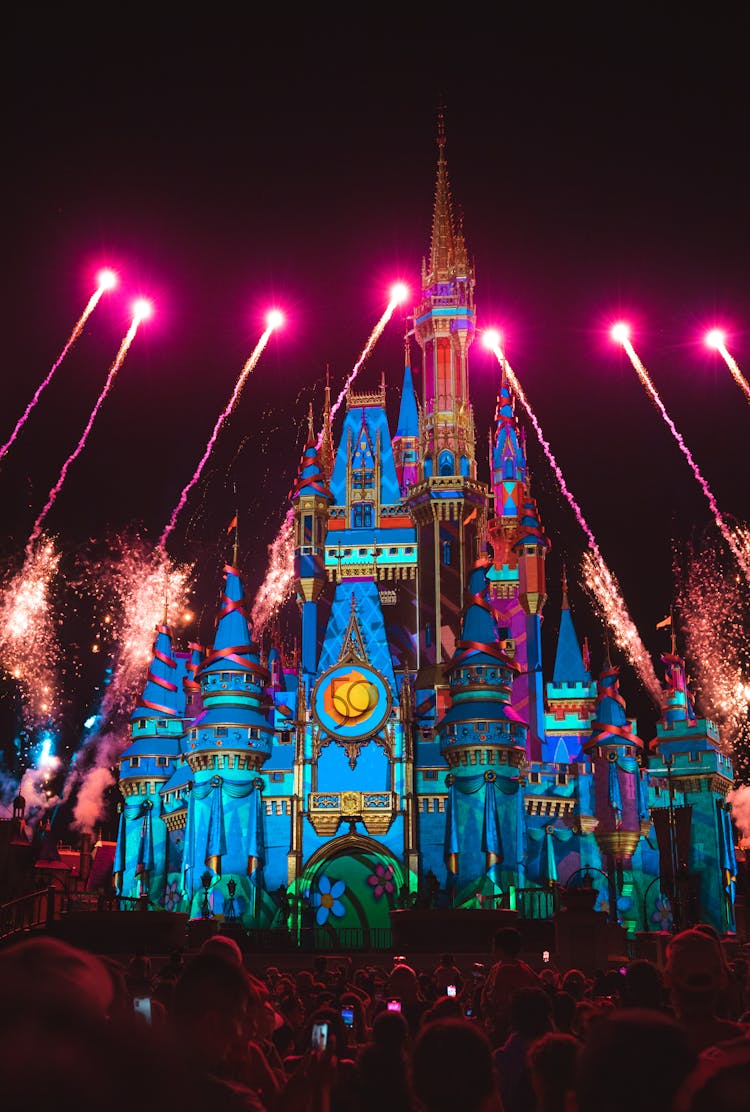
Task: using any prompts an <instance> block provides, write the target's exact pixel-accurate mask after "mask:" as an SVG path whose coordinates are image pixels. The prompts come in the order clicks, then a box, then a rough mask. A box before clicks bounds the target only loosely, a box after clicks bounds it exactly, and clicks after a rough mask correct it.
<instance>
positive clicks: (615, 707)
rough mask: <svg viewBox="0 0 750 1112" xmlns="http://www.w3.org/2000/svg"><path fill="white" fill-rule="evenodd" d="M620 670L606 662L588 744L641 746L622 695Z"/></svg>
mask: <svg viewBox="0 0 750 1112" xmlns="http://www.w3.org/2000/svg"><path fill="white" fill-rule="evenodd" d="M619 674H620V669H619V668H617V667H616V666H614V665H612V664H610V663H609V661H607V662H606V664H605V667H604V669H603V670H602V672H601V674H600V676H599V680H598V682H597V685H596V712H595V717H594V721H593V723H592V726H591V737H590V739H589V742H588V744H589V745H593V744H601V743H602V742H607V741H609V742H615V743H617V744H620V745H626V744H629V745H636V746H640V745H641V740H640V738H638V737H637V736H636V735H635V734H634V733H633V731H632V730H631V728H630V723H629V722H628V716H627V712H626V709H625V700H624V699H623V697H622V695H621V694H620V680H619Z"/></svg>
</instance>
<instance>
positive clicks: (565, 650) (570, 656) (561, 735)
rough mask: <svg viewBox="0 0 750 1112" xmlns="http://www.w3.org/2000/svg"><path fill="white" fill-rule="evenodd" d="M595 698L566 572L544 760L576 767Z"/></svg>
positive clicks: (550, 689)
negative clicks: (574, 615)
mask: <svg viewBox="0 0 750 1112" xmlns="http://www.w3.org/2000/svg"><path fill="white" fill-rule="evenodd" d="M595 697H596V685H595V684H594V683H593V681H592V679H591V673H590V672H589V670H588V667H587V664H586V662H585V661H584V659H583V654H582V653H581V646H580V644H579V642H578V635H577V634H576V630H575V625H574V624H573V615H572V614H571V612H570V603H569V602H568V580H567V575H566V574H565V571H564V570H563V580H562V609H561V612H560V630H559V632H558V635H557V648H556V650H555V664H554V668H553V671H552V680H551V682H549V683H548V684H547V714H546V717H545V729H544V739H545V744H544V750H543V752H542V758H543V759H544V760H546V761H552V762H554V763H555V764H572V763H573V762H574V761H578V760H580V759H581V750H582V745H583V742H584V741H587V740H588V736H589V734H590V732H591V722H592V719H593V715H594V705H595Z"/></svg>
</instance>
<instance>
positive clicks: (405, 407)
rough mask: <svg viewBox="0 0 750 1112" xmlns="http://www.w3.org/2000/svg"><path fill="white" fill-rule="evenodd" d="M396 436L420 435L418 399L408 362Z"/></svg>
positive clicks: (405, 369)
mask: <svg viewBox="0 0 750 1112" xmlns="http://www.w3.org/2000/svg"><path fill="white" fill-rule="evenodd" d="M396 436H419V416H418V414H417V399H416V397H415V395H414V381H413V379H412V374H411V367H410V366H409V365H408V364H407V366H406V367H405V368H404V386H403V390H402V391H401V407H400V409H399V411H398V424H397V425H396Z"/></svg>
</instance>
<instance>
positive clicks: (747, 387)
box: [0, 328, 750, 458]
mask: <svg viewBox="0 0 750 1112" xmlns="http://www.w3.org/2000/svg"><path fill="white" fill-rule="evenodd" d="M706 343H707V344H708V346H709V347H710V348H713V349H714V351H718V353H719V355H720V356H721V358H722V359H723V360H724V362H725V363H726V365H727V367H729V370H730V371H731V373H732V378H733V379H734V381H735V382H736V383H737V385H738V386H739V388H740V390H741V391H742V393H743V394H744V395H745V400H746V401H748V402H750V384H748V381H747V379H746V378H745V376H744V375H743V373H742V371H741V370H740V368H739V366H738V365H737V362H736V360H735V359H734V358H733V357H732V356H731V355H730V354H729V350H728V348H727V344H726V336H725V335H724V333H723V332H722V331H721V330H720V329H718V328H714V329H712V331H711V332H709V333H708V335H707V336H706ZM0 458H1V457H0Z"/></svg>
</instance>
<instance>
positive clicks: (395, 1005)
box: [386, 996, 401, 1012]
mask: <svg viewBox="0 0 750 1112" xmlns="http://www.w3.org/2000/svg"><path fill="white" fill-rule="evenodd" d="M386 1007H387V1008H388V1011H389V1012H400V1011H401V1001H400V1000H399V999H398V998H397V997H395V996H392V997H391V998H390V999H389V1001H388V1003H387V1004H386Z"/></svg>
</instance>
